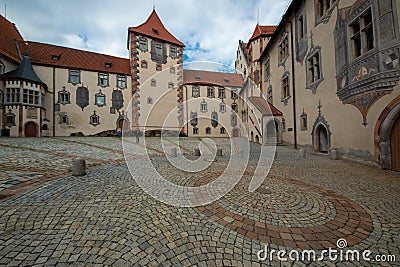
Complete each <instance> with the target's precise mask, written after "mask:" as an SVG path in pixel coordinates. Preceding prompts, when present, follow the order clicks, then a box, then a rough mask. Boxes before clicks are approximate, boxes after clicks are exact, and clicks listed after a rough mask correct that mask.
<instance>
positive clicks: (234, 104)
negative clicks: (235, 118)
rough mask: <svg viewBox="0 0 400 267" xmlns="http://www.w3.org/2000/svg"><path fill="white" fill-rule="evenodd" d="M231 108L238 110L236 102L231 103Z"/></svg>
mask: <svg viewBox="0 0 400 267" xmlns="http://www.w3.org/2000/svg"><path fill="white" fill-rule="evenodd" d="M231 109H232V110H233V111H235V112H238V105H237V104H236V103H232V105H231Z"/></svg>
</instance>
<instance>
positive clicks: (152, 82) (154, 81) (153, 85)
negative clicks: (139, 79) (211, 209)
mask: <svg viewBox="0 0 400 267" xmlns="http://www.w3.org/2000/svg"><path fill="white" fill-rule="evenodd" d="M150 85H151V86H152V87H156V86H157V81H156V80H154V79H152V80H151V82H150Z"/></svg>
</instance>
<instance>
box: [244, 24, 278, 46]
mask: <svg viewBox="0 0 400 267" xmlns="http://www.w3.org/2000/svg"><path fill="white" fill-rule="evenodd" d="M276 28H277V27H276V26H260V25H258V24H257V25H256V27H255V29H254V32H253V35H252V36H251V37H250V39H249V43H250V42H251V41H253V40H254V39H257V38H258V37H260V36H272V35H273V34H274V32H275V30H276Z"/></svg>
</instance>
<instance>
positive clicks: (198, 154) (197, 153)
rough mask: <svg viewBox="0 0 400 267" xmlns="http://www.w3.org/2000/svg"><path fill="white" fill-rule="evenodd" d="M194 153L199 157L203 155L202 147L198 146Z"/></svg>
mask: <svg viewBox="0 0 400 267" xmlns="http://www.w3.org/2000/svg"><path fill="white" fill-rule="evenodd" d="M194 155H195V156H197V157H200V156H201V153H200V149H198V148H196V149H195V150H194Z"/></svg>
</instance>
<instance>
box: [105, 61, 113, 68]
mask: <svg viewBox="0 0 400 267" xmlns="http://www.w3.org/2000/svg"><path fill="white" fill-rule="evenodd" d="M104 66H105V67H106V68H107V69H109V68H111V66H112V63H111V62H105V63H104Z"/></svg>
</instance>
